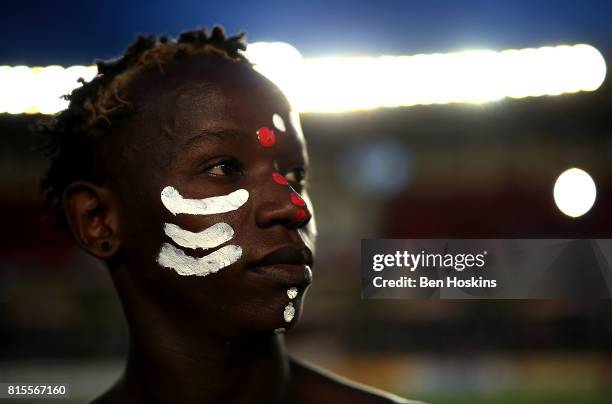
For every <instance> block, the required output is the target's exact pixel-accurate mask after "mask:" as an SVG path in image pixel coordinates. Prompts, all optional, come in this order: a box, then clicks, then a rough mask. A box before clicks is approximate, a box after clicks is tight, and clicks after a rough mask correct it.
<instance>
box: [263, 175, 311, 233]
mask: <svg viewBox="0 0 612 404" xmlns="http://www.w3.org/2000/svg"><path fill="white" fill-rule="evenodd" d="M258 200H259V203H258V205H257V210H256V212H255V220H256V222H257V225H258V226H259V227H262V228H266V227H271V226H274V225H279V224H280V225H282V226H286V227H288V228H291V229H298V228H300V227H303V226H305V225H306V224H308V222H309V221H310V219H311V218H312V214H311V213H310V210H309V208H308V205H307V204H306V202H305V201H304V199H303V198H302V197H301V195H299V194H298V193H297V192H296V191H295V190H294V189H293V188H292V187H291V185H290V184H289V182H288V181H287V180H286V179H285V177H283V176H282V175H281V174H280V173H278V172H272V175H271V176H270V178H268V179H267V180H265V181H264V186H263V188H262V189H261V190H260V193H259V195H258Z"/></svg>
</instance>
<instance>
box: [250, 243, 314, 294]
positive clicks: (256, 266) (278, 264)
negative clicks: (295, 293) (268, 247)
mask: <svg viewBox="0 0 612 404" xmlns="http://www.w3.org/2000/svg"><path fill="white" fill-rule="evenodd" d="M312 263H313V259H312V253H311V251H310V249H308V248H307V247H306V246H300V247H296V246H293V245H289V246H283V247H280V248H277V249H275V250H273V251H271V252H269V253H267V254H264V255H263V257H261V258H259V259H256V260H255V262H253V263H252V264H251V265H249V266H250V269H251V270H252V271H253V272H255V273H257V274H258V275H260V276H262V277H266V278H268V279H270V280H273V281H274V282H275V283H280V284H283V285H285V286H303V287H306V286H308V285H309V284H310V283H311V282H312V270H311V266H312Z"/></svg>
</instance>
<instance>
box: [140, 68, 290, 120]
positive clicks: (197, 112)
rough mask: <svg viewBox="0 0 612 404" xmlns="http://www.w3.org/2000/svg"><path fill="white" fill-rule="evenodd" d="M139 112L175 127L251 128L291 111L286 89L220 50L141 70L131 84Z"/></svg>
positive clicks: (287, 114) (286, 114)
mask: <svg viewBox="0 0 612 404" xmlns="http://www.w3.org/2000/svg"><path fill="white" fill-rule="evenodd" d="M128 92H129V94H130V98H131V100H132V102H134V103H135V105H136V106H137V108H138V109H139V110H140V111H141V112H142V114H141V115H143V116H147V117H155V118H157V119H158V120H163V121H165V122H166V123H171V124H172V125H173V126H176V129H185V130H188V129H195V128H191V127H192V126H194V125H195V126H197V129H198V130H205V129H207V127H222V126H232V127H236V128H237V129H243V130H250V129H252V128H253V127H259V126H261V125H262V124H264V123H266V122H267V121H268V120H271V119H272V115H273V114H275V113H276V114H280V115H282V116H289V112H290V105H289V103H288V102H287V100H286V98H285V96H284V95H283V93H282V92H281V91H280V90H279V89H278V87H277V86H275V85H274V84H273V83H271V82H270V81H269V80H267V79H266V78H265V77H263V76H261V75H260V74H259V73H257V72H256V71H254V70H253V69H252V68H251V67H250V66H248V65H246V64H244V63H236V62H233V61H230V60H227V59H224V58H222V57H218V56H210V57H203V56H194V57H191V58H189V59H183V60H175V61H171V62H169V63H165V64H164V65H162V66H161V67H160V68H159V69H156V68H153V69H149V70H148V71H146V72H144V73H143V74H141V75H139V76H138V77H137V78H135V79H134V80H133V82H131V83H130V85H129V90H128Z"/></svg>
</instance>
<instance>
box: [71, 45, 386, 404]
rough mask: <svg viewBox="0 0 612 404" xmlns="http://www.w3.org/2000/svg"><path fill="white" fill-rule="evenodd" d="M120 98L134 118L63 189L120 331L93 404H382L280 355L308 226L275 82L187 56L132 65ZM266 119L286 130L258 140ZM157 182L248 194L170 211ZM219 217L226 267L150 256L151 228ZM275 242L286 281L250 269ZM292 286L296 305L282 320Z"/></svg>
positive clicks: (154, 236)
mask: <svg viewBox="0 0 612 404" xmlns="http://www.w3.org/2000/svg"><path fill="white" fill-rule="evenodd" d="M127 93H128V94H129V95H130V97H129V101H130V102H132V103H133V104H134V105H135V107H136V108H137V114H136V115H135V116H133V117H130V118H129V120H128V121H127V122H125V123H124V124H122V125H121V126H119V127H118V128H117V129H115V130H116V131H117V133H113V137H114V138H115V139H116V140H115V141H114V142H110V143H105V145H108V146H103V147H101V149H100V150H101V151H100V162H101V170H102V172H103V173H105V176H104V181H102V182H101V183H96V184H94V183H88V182H82V181H79V182H76V183H74V184H72V185H71V186H70V187H69V188H68V189H67V190H66V192H65V195H64V209H65V212H66V216H67V219H68V223H69V225H70V228H71V230H72V233H73V235H74V237H75V240H76V241H77V243H78V244H79V245H80V246H81V247H82V248H84V249H85V250H86V251H88V252H89V253H91V254H92V255H94V256H96V257H98V258H101V259H104V260H106V261H107V263H108V264H109V268H110V271H111V276H112V278H113V281H114V282H115V285H116V287H117V289H118V292H119V295H120V297H121V300H122V303H123V307H124V310H125V312H126V317H127V319H128V324H129V326H130V332H131V344H130V346H131V348H130V357H129V359H128V364H127V368H126V372H125V374H124V376H123V378H122V379H121V380H120V381H119V382H118V384H116V385H115V386H114V387H113V388H112V389H111V390H110V391H109V392H107V394H105V395H104V396H102V397H101V398H100V399H99V400H98V401H97V402H103V403H104V402H130V403H137V402H149V403H152V402H171V401H174V402H182V403H190V402H194V403H196V402H197V403H201V402H228V403H229V402H241V403H249V402H268V403H274V402H293V403H302V402H304V403H306V402H322V401H321V400H327V399H333V400H334V401H333V402H351V403H356V402H364V403H379V402H392V401H390V400H388V399H387V398H382V397H381V396H379V395H377V394H374V393H371V392H365V391H363V390H362V389H360V388H357V387H354V386H347V385H345V384H344V383H343V382H340V381H337V380H335V379H333V378H330V377H329V376H324V375H321V374H320V373H318V371H316V370H312V369H309V368H308V367H307V366H304V365H303V364H301V363H299V362H297V361H294V360H292V359H289V358H288V356H287V354H286V353H285V351H284V344H283V339H282V335H278V334H277V333H276V332H275V330H277V329H279V328H281V327H282V328H285V329H289V328H291V327H293V325H294V324H295V323H296V321H297V320H298V318H299V316H300V313H301V309H302V301H303V297H304V293H305V292H306V289H307V288H308V286H309V284H310V281H311V279H310V276H311V275H310V268H309V267H310V266H311V265H312V262H311V255H312V251H313V247H314V237H315V233H316V228H315V224H314V220H313V218H312V205H311V203H310V200H309V198H308V195H307V190H306V187H305V186H306V179H307V178H306V177H307V172H308V154H307V151H306V147H305V142H304V137H303V135H302V133H301V129H300V127H299V121H298V120H296V119H295V116H294V115H293V114H292V112H291V108H290V106H289V104H288V102H287V100H286V99H285V97H284V96H283V95H282V93H281V92H280V90H279V89H278V88H277V87H276V86H274V85H273V84H272V83H271V82H269V81H268V80H266V79H265V78H263V77H262V76H260V75H259V74H257V73H256V72H255V71H254V70H252V69H251V68H250V67H248V66H246V65H243V64H235V63H233V62H230V61H227V60H223V59H219V58H204V57H193V58H190V59H188V62H185V60H183V61H173V62H169V63H166V64H164V65H163V73H162V72H160V71H159V70H157V69H151V70H148V71H146V72H144V73H140V74H139V75H138V76H136V77H135V78H134V79H133V80H132V81H131V82H130V84H129V86H128V91H127ZM274 114H278V115H280V116H281V117H282V118H283V120H284V123H285V126H286V131H285V132H284V133H283V132H280V131H278V130H276V143H275V145H274V146H272V147H264V146H262V145H261V144H260V143H259V141H258V137H257V131H258V130H259V129H260V128H261V127H264V126H265V127H268V128H274V125H273V122H272V116H273V115H274ZM273 172H278V173H280V174H281V175H282V176H284V178H285V179H287V181H288V184H287V185H279V184H278V183H276V182H275V181H273V179H272V173H273ZM167 186H172V187H174V188H176V189H177V190H178V191H179V192H180V193H181V195H183V197H185V198H189V199H201V198H208V197H213V196H219V195H226V194H229V193H231V192H233V191H236V190H237V189H246V190H247V191H249V199H248V201H247V202H246V203H245V204H244V205H243V206H242V207H240V208H239V209H237V210H234V211H231V212H227V213H221V214H215V215H190V214H178V215H173V214H172V213H170V212H169V211H168V210H167V209H166V208H165V207H164V205H163V204H162V202H161V198H160V193H161V191H162V189H164V188H165V187H167ZM292 192H296V193H298V194H299V195H301V197H302V198H303V199H304V200H305V201H306V204H307V211H308V215H307V216H306V217H296V210H297V209H298V207H296V206H295V204H294V203H292V202H291V198H290V194H291V193H292ZM219 222H225V223H228V224H229V225H231V226H232V228H233V229H234V231H235V234H234V236H233V238H232V239H231V241H230V242H229V243H231V244H236V245H239V246H240V247H241V248H242V251H243V253H242V257H241V258H240V259H239V260H238V261H237V262H236V263H234V264H232V265H230V266H228V267H226V268H223V269H221V270H219V272H217V273H215V274H211V275H208V276H203V277H200V276H181V275H179V274H177V273H176V272H175V271H174V270H172V269H170V268H164V267H161V266H160V265H159V264H158V263H157V261H156V259H157V256H158V253H159V251H160V247H161V245H162V244H163V243H167V242H170V239H169V238H168V237H167V236H166V235H165V234H164V232H163V226H164V223H173V224H176V225H178V226H180V227H181V228H183V229H185V230H189V231H192V232H199V231H201V230H203V229H206V228H208V227H210V226H212V225H214V224H216V223H219ZM104 242H108V243H110V248H103V243H104ZM226 244H227V243H226ZM279 249H282V250H283V251H284V252H285V253H284V254H281V255H277V256H275V258H274V259H273V261H274V263H275V264H283V263H284V261H287V260H289V261H292V260H296V259H297V258H296V257H297V256H299V257H301V258H300V259H301V262H300V263H299V264H297V265H295V262H294V265H293V266H291V267H285V268H284V270H285V271H286V270H287V269H288V268H289V269H291V270H292V271H293V272H292V274H293V275H292V276H291V277H290V278H291V279H285V278H284V277H281V279H278V278H274V277H270V276H267V275H266V274H265V273H262V270H258V269H257V267H258V264H259V263H260V261H261V260H262V259H264V260H265V259H266V258H265V257H268V258H269V257H270V255H269V254H270V253H273V252H275V251H279ZM184 250H185V252H186V254H187V255H189V256H192V257H202V256H204V255H206V254H208V253H210V252H211V251H210V250H206V251H203V250H190V249H184ZM288 257H289V258H288ZM265 271H266V268H264V269H263V272H265ZM292 286H294V287H297V289H298V295H297V297H296V298H295V299H293V300H291V301H292V302H293V305H294V306H295V308H296V313H295V317H294V318H293V320H292V321H291V322H289V323H287V322H285V321H284V319H283V311H284V308H285V306H286V305H287V304H288V303H289V302H290V299H289V297H288V296H287V289H288V288H289V287H292ZM173 386H174V387H173ZM176 386H181V388H180V390H177V389H176V388H175V387H176ZM151 394H153V395H151Z"/></svg>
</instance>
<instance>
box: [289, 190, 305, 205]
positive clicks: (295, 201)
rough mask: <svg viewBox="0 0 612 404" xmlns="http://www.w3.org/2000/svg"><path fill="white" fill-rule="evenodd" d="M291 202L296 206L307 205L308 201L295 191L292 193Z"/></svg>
mask: <svg viewBox="0 0 612 404" xmlns="http://www.w3.org/2000/svg"><path fill="white" fill-rule="evenodd" d="M291 203H292V204H294V205H295V206H306V202H304V200H303V199H302V197H301V196H299V195H298V194H296V193H295V192H292V193H291Z"/></svg>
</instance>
